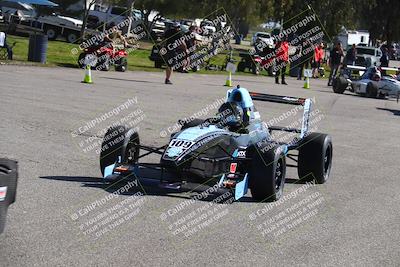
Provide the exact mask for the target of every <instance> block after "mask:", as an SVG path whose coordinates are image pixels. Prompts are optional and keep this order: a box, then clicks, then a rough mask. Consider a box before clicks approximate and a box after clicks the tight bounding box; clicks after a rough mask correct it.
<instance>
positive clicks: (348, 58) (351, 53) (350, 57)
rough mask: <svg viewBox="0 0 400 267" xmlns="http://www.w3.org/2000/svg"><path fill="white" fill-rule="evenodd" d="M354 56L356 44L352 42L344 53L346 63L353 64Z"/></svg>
mask: <svg viewBox="0 0 400 267" xmlns="http://www.w3.org/2000/svg"><path fill="white" fill-rule="evenodd" d="M356 57H357V49H356V45H355V44H353V45H352V46H351V48H350V49H349V50H348V51H347V53H346V64H347V65H354V64H355V63H356Z"/></svg>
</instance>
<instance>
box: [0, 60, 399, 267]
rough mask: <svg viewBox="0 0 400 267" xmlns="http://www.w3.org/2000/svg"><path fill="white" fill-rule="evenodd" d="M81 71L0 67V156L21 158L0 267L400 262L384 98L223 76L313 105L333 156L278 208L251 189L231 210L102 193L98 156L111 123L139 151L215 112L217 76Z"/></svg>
mask: <svg viewBox="0 0 400 267" xmlns="http://www.w3.org/2000/svg"><path fill="white" fill-rule="evenodd" d="M83 75H84V74H83V71H82V70H78V69H71V68H41V67H31V66H0V81H1V89H0V114H1V115H0V118H1V123H0V157H8V158H13V159H16V160H18V162H19V183H18V192H17V201H16V203H15V204H13V205H12V206H11V207H10V209H9V213H8V219H7V225H6V229H5V232H4V233H3V234H2V235H1V236H0V265H1V266H28V265H29V266H65V265H69V266H121V265H130V266H166V265H172V266H182V265H185V266H194V265H196V266H206V265H207V266H277V265H282V266H287V265H295V266H338V265H344V266H376V265H384V266H398V265H399V264H400V253H399V251H400V242H399V241H400V224H399V222H400V212H399V207H400V195H399V193H398V192H399V191H400V182H399V178H400V177H399V172H400V165H399V159H400V142H399V130H400V124H399V120H400V104H398V103H396V101H395V100H382V99H370V98H366V97H360V96H356V95H353V94H352V93H345V94H343V95H338V94H334V93H333V92H332V89H331V88H330V87H327V86H326V82H327V81H326V80H325V79H312V80H311V88H310V89H308V90H307V89H303V88H302V86H303V81H297V80H295V79H293V78H288V83H289V85H287V86H285V85H275V84H274V83H273V82H274V81H273V79H272V78H271V77H265V76H238V75H236V74H235V75H233V85H234V86H236V85H238V84H240V86H241V87H245V88H247V89H249V90H250V91H256V92H262V93H269V94H278V95H288V96H298V97H310V98H314V97H315V107H314V109H315V110H318V116H317V115H316V119H315V124H314V129H315V130H316V131H318V132H323V133H328V134H330V135H331V136H332V140H333V146H334V155H333V166H332V172H331V176H330V179H329V180H328V182H327V183H326V184H323V185H312V184H304V183H302V182H299V180H298V177H297V172H296V170H295V169H291V170H289V171H288V174H287V183H286V184H285V188H284V196H285V198H284V199H283V201H280V202H279V203H258V202H255V201H252V199H251V195H250V193H249V194H248V195H247V196H246V197H245V198H244V199H242V200H241V201H239V202H233V203H231V201H230V199H231V195H230V194H229V192H226V193H224V192H222V193H219V194H216V195H213V196H212V198H211V199H210V198H209V197H204V198H202V197H199V195H196V193H195V192H193V191H189V192H178V193H176V192H174V191H173V190H169V191H166V190H163V189H160V188H158V187H157V186H156V185H154V186H144V187H142V184H140V183H135V182H130V183H129V182H121V183H119V184H116V185H112V186H108V185H104V183H102V179H101V173H100V170H99V160H98V155H97V154H98V153H97V152H96V149H98V144H99V142H101V136H102V134H103V132H102V131H103V130H104V128H105V127H106V126H107V125H109V124H110V123H113V122H129V123H130V125H131V126H132V127H134V128H137V130H138V131H139V134H140V139H141V142H142V143H144V144H148V145H152V146H153V145H154V146H159V145H160V146H161V145H163V144H165V143H166V142H168V136H169V134H170V133H171V132H173V131H174V127H176V122H177V121H178V119H182V118H186V117H189V116H200V117H207V116H212V115H213V114H214V113H215V112H216V109H217V108H218V105H219V104H220V103H221V102H220V101H222V99H223V98H224V96H225V94H226V90H227V87H224V86H223V84H224V83H225V78H226V77H225V76H221V75H204V74H174V75H173V77H172V81H173V82H174V84H173V85H165V84H163V80H164V74H163V73H157V72H154V73H153V72H138V71H134V70H133V71H129V72H126V73H118V72H114V71H111V72H93V80H94V84H83V83H81V81H82V79H83ZM256 106H257V108H258V110H259V111H260V114H261V117H262V118H263V120H264V121H265V122H269V121H275V122H279V123H280V124H285V123H296V122H298V117H296V116H299V115H300V114H299V113H298V112H297V113H296V112H294V113H291V115H290V116H286V115H284V114H287V113H286V112H287V111H288V110H290V109H291V107H290V106H288V105H280V104H275V103H266V102H256ZM280 117H281V118H282V119H279V118H280ZM295 117H296V118H295ZM274 118H275V119H276V118H278V119H276V120H274ZM85 127H86V128H85ZM282 138H284V137H282ZM149 160H150V161H153V162H155V161H156V160H157V158H156V157H151V158H150V159H149ZM201 190H209V189H208V188H202V189H201ZM197 191H198V190H197ZM208 192H210V191H208Z"/></svg>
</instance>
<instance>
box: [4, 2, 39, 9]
mask: <svg viewBox="0 0 400 267" xmlns="http://www.w3.org/2000/svg"><path fill="white" fill-rule="evenodd" d="M0 7H8V8H13V9H17V10H23V11H29V10H33V7H32V6H31V5H29V4H26V3H21V2H14V1H0Z"/></svg>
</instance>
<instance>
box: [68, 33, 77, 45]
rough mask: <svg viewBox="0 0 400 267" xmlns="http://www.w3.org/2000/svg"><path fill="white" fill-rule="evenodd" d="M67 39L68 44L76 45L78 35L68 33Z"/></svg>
mask: <svg viewBox="0 0 400 267" xmlns="http://www.w3.org/2000/svg"><path fill="white" fill-rule="evenodd" d="M65 38H67V41H68V43H71V44H74V43H76V41H77V40H78V34H77V33H75V32H68V33H67V35H66V37H65Z"/></svg>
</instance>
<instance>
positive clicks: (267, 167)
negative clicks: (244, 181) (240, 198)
mask: <svg viewBox="0 0 400 267" xmlns="http://www.w3.org/2000/svg"><path fill="white" fill-rule="evenodd" d="M270 145H271V144H270ZM266 148H267V149H266V150H265V151H262V150H259V149H257V148H256V147H255V146H251V147H250V148H249V151H248V155H250V157H251V159H252V160H251V163H250V168H249V176H250V178H249V187H250V191H251V194H252V196H253V199H255V200H257V201H268V202H270V201H276V200H278V199H279V198H280V197H281V196H282V194H283V187H284V184H285V177H286V158H285V154H284V152H283V151H282V148H281V147H280V146H278V145H273V146H272V147H271V148H269V147H266Z"/></svg>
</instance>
